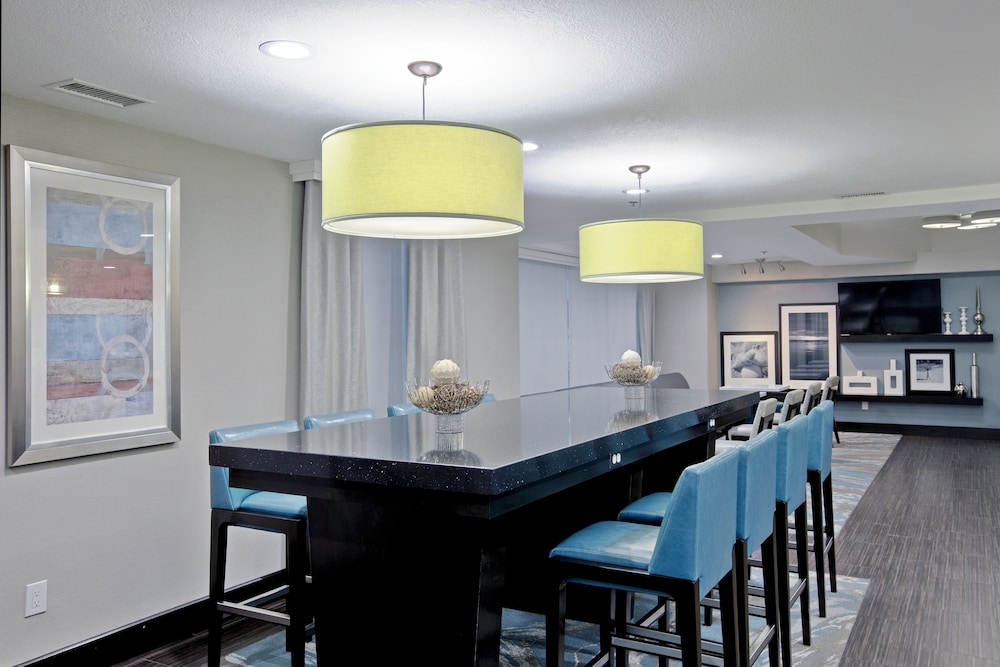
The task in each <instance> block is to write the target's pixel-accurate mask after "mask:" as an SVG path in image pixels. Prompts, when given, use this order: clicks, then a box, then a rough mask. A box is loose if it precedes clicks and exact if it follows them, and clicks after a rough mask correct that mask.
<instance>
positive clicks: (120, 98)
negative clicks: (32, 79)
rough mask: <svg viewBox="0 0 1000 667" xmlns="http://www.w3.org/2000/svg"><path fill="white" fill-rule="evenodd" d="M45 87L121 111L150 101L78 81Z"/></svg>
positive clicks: (72, 80)
mask: <svg viewBox="0 0 1000 667" xmlns="http://www.w3.org/2000/svg"><path fill="white" fill-rule="evenodd" d="M45 87H46V88H51V89H53V90H58V91H61V92H64V93H69V94H70V95H76V96H78V97H86V98H87V99H88V100H94V101H95V102H102V103H104V104H110V105H111V106H113V107H118V108H119V109H124V108H126V107H131V106H135V105H136V104H147V103H149V100H144V99H142V98H141V97H134V96H132V95H125V94H124V93H119V92H116V91H114V90H108V89H107V88H101V87H100V86H95V85H94V84H92V83H85V82H83V81H77V80H76V79H69V80H68V81H60V82H59V83H53V84H50V85H48V86H45Z"/></svg>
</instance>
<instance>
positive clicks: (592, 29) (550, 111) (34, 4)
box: [2, 0, 1000, 268]
mask: <svg viewBox="0 0 1000 667" xmlns="http://www.w3.org/2000/svg"><path fill="white" fill-rule="evenodd" d="M998 35H1000V2H998V1H997V0H957V1H952V2H948V1H946V0H837V1H836V2H817V1H809V0H807V1H803V0H616V1H614V2H612V1H610V0H518V1H509V2H496V1H494V2H489V1H485V0H465V1H460V0H410V1H405V0H397V1H392V0H354V1H352V2H349V3H348V2H335V1H332V0H284V1H281V0H211V1H209V0H169V1H166V0H146V1H144V2H134V1H133V2H122V1H121V0H3V4H2V62H3V67H2V90H3V91H4V92H5V93H10V94H12V95H16V96H18V97H22V98H26V99H30V100H36V101H39V102H44V103H47V104H51V105H54V106H58V107H65V108H67V109H73V110H77V111H80V112H84V113H88V114H92V115H95V116H100V117H105V118H110V119H114V120H117V121H121V122H125V123H130V124H134V125H138V126H141V127H147V128H152V129H156V130H162V131H164V132H169V133H171V134H175V135H180V136H184V137H190V138H194V139H197V140H200V141H205V142H208V143H212V144H217V145H220V146H225V147H229V148H234V149H238V150H241V151H246V152H248V153H253V154H257V155H263V156H267V157H271V158H275V159H279V160H283V161H288V162H296V161H301V160H313V159H319V155H320V138H321V137H322V135H323V134H324V133H326V132H327V131H328V130H330V129H332V128H335V127H339V126H341V125H345V124H350V123H356V122H364V121H373V120H390V119H418V118H420V114H421V80H420V79H418V78H416V77H414V76H413V75H411V74H410V73H409V72H408V71H407V69H406V65H407V64H408V63H409V62H411V61H413V60H435V61H437V62H440V63H441V64H442V65H443V66H444V70H443V72H442V73H441V74H440V75H439V76H437V77H436V78H433V79H430V80H429V82H428V85H427V90H426V94H427V118H428V119H429V120H460V121H464V122H470V123H480V124H484V125H492V126H496V127H499V128H502V129H504V130H508V131H510V132H513V133H514V134H516V135H518V136H520V137H521V138H522V139H525V140H531V141H536V142H538V143H540V144H541V145H542V148H541V149H540V150H538V151H536V152H534V153H528V154H526V155H525V211H526V224H525V230H524V232H522V234H521V235H520V237H519V243H520V245H521V246H522V247H523V248H534V249H542V250H548V251H554V252H562V253H568V254H575V253H576V245H577V238H576V232H577V228H578V227H579V226H580V225H581V224H583V223H587V222H593V221H596V220H606V219H615V218H627V217H635V216H636V215H637V211H636V209H635V208H634V207H633V206H631V205H630V204H629V200H630V199H635V198H634V197H629V196H627V195H625V194H623V192H622V191H623V190H624V189H626V188H628V187H632V186H633V185H634V184H635V177H634V176H633V175H632V174H631V173H629V171H628V167H629V165H633V164H648V165H650V166H651V167H652V169H651V170H650V172H649V173H648V174H646V175H645V176H644V178H643V185H644V186H646V187H648V188H649V189H650V192H649V193H648V194H646V195H644V197H643V202H642V213H641V215H642V216H643V217H651V216H654V215H671V216H678V217H685V218H689V219H695V220H699V221H701V222H703V223H705V250H706V255H707V254H708V253H710V252H721V253H723V254H724V255H725V257H724V258H723V259H721V260H713V259H708V258H706V260H707V261H708V262H709V263H713V264H730V265H731V264H739V263H741V262H750V263H751V267H753V266H755V265H753V264H752V263H753V261H754V259H755V258H757V257H761V256H762V253H763V252H766V258H767V259H768V260H779V259H780V260H785V261H800V262H805V263H807V264H810V265H814V266H841V265H853V264H878V263H885V262H905V261H910V260H912V259H914V256H915V255H916V254H917V253H919V252H921V251H923V250H926V249H929V248H933V249H935V250H937V249H938V248H946V249H949V250H954V251H956V252H959V253H960V252H963V251H964V250H966V249H968V248H978V249H980V250H981V249H982V247H983V244H987V245H991V244H992V245H993V247H994V248H996V249H997V251H998V253H1000V228H994V229H988V230H980V231H974V232H956V231H947V232H942V231H937V232H931V231H927V230H922V229H921V228H920V218H921V216H923V215H936V214H946V213H969V212H971V211H974V210H982V209H997V208H1000V59H998V57H997V49H996V44H997V39H998ZM273 39H291V40H296V41H300V42H305V43H307V44H310V45H311V46H312V47H313V55H312V56H311V57H310V58H309V59H306V60H300V61H281V60H276V59H273V58H268V57H265V56H264V55H262V54H261V53H260V52H259V50H258V45H259V44H260V43H262V42H264V41H267V40H273ZM67 79H77V80H80V81H83V82H86V83H88V84H93V85H95V86H98V87H101V88H106V89H110V90H114V91H117V92H120V93H124V94H127V95H131V96H135V97H138V98H142V99H146V100H149V101H150V103H148V104H141V105H137V106H133V107H129V108H126V109H120V108H116V107H112V106H108V105H104V104H101V103H99V102H95V101H92V100H88V99H83V98H79V97H75V96H72V95H68V94H66V93H62V92H56V91H53V90H51V89H49V88H47V87H46V86H47V85H48V84H52V83H56V82H60V81H65V80H67ZM872 192H884V193H886V194H884V195H878V196H858V197H847V198H844V195H856V194H860V193H872ZM944 235H947V237H945V236H944ZM945 239H946V240H945ZM720 268H721V267H720ZM996 268H1000V261H998V263H997V267H996Z"/></svg>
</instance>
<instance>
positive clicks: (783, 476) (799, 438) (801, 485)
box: [774, 414, 809, 508]
mask: <svg viewBox="0 0 1000 667" xmlns="http://www.w3.org/2000/svg"><path fill="white" fill-rule="evenodd" d="M774 431H775V433H777V434H778V465H777V471H778V479H777V484H776V486H775V500H777V501H781V502H784V503H787V504H788V507H789V508H795V507H798V506H799V505H801V504H802V503H804V502H805V501H806V464H807V463H808V459H809V421H808V419H807V417H806V416H805V415H801V414H800V415H798V416H797V417H792V418H791V419H789V420H788V421H787V422H782V423H781V424H778V425H777V426H776V427H775V428H774Z"/></svg>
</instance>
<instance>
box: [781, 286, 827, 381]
mask: <svg viewBox="0 0 1000 667" xmlns="http://www.w3.org/2000/svg"><path fill="white" fill-rule="evenodd" d="M778 324H779V330H780V331H781V377H782V378H783V379H782V384H787V385H788V386H790V387H791V388H792V389H808V388H809V385H811V384H812V383H813V382H823V381H824V380H826V379H827V378H828V377H830V376H831V375H838V374H839V373H838V371H837V368H838V363H839V355H838V351H839V345H838V341H837V304H835V303H783V304H780V305H779V306H778Z"/></svg>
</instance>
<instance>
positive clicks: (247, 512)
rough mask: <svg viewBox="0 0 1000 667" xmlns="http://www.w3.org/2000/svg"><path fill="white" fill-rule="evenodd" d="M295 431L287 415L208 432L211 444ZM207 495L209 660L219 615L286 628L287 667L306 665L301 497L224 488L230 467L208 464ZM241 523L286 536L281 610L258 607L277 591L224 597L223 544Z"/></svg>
mask: <svg viewBox="0 0 1000 667" xmlns="http://www.w3.org/2000/svg"><path fill="white" fill-rule="evenodd" d="M298 430H299V424H298V422H297V421H295V420H292V419H286V420H284V421H276V422H267V423H263V424H250V425H246V426H235V427H232V428H222V429H215V430H213V431H210V432H209V434H208V441H209V442H210V443H212V444H219V443H222V442H230V441H233V440H244V439H247V438H256V437H261V436H266V435H277V434H281V433H291V432H293V431H298ZM209 478H210V484H211V499H212V539H211V543H212V546H211V557H210V558H211V572H210V574H209V579H210V584H209V603H210V605H211V607H212V613H211V619H210V621H209V625H208V664H209V665H210V666H212V667H217V665H218V664H219V661H220V660H221V653H222V618H223V614H224V613H229V614H236V615H238V616H246V617H250V618H255V619H257V620H261V621H267V622H269V623H276V624H278V625H283V626H285V627H286V632H285V650H287V651H288V652H289V653H291V660H292V667H303V666H304V665H305V650H306V626H307V624H308V623H309V609H308V607H309V605H308V595H307V592H306V577H307V574H308V569H309V537H308V531H307V529H306V499H305V498H304V497H303V496H294V495H289V494H286V493H273V492H270V491H254V490H251V489H239V488H235V487H230V486H229V469H228V468H223V467H220V466H210V471H209ZM231 526H240V527H243V528H253V529H256V530H265V531H269V532H275V533H282V534H283V535H284V537H285V559H286V560H285V569H286V574H287V581H288V584H287V598H286V603H285V608H286V612H285V613H281V612H277V611H273V610H269V609H264V608H261V607H259V606H256V605H259V604H260V602H261V601H263V600H267V599H270V598H271V597H272V596H273V595H276V594H277V593H279V592H282V591H281V589H276V590H275V591H270V592H269V593H265V594H263V595H260V596H256V597H254V598H251V599H248V600H239V601H234V600H227V599H226V551H227V549H226V547H227V544H228V535H229V528H230V527H231Z"/></svg>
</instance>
